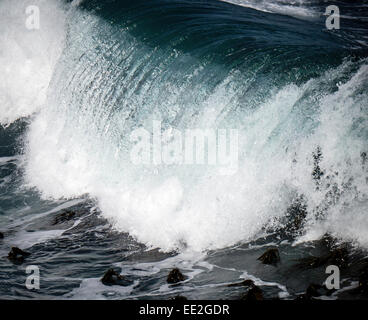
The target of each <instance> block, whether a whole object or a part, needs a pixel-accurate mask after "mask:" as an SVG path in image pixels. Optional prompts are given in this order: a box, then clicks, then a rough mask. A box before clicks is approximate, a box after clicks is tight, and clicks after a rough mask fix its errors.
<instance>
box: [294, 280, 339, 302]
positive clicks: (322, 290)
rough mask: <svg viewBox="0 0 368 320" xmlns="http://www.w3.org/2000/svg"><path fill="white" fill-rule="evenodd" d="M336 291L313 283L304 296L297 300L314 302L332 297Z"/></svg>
mask: <svg viewBox="0 0 368 320" xmlns="http://www.w3.org/2000/svg"><path fill="white" fill-rule="evenodd" d="M333 292H335V290H329V289H327V288H326V286H325V285H320V284H315V283H311V284H310V285H309V286H308V288H307V290H306V291H305V293H304V294H301V295H299V296H298V297H297V298H296V300H312V299H313V298H316V297H320V296H330V295H331V294H332V293H333Z"/></svg>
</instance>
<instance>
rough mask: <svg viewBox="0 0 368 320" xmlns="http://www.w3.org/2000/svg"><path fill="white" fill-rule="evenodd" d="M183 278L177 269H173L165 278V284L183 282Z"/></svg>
mask: <svg viewBox="0 0 368 320" xmlns="http://www.w3.org/2000/svg"><path fill="white" fill-rule="evenodd" d="M184 280H185V278H184V276H183V274H182V273H181V272H180V270H179V269H178V268H174V269H172V270H171V271H170V273H169V275H168V276H167V283H178V282H181V281H184Z"/></svg>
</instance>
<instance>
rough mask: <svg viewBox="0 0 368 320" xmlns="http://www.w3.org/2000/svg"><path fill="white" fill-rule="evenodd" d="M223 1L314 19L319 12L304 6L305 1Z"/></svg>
mask: <svg viewBox="0 0 368 320" xmlns="http://www.w3.org/2000/svg"><path fill="white" fill-rule="evenodd" d="M221 1H224V2H229V3H232V4H235V5H238V6H242V7H247V8H252V9H255V10H259V11H264V12H270V13H271V12H272V13H278V14H283V15H288V16H292V17H296V18H299V19H314V18H316V17H318V16H319V15H320V14H319V13H318V12H316V11H315V10H313V9H311V8H308V7H306V6H305V4H307V3H306V1H304V0H296V1H292V2H290V1H287V0H272V1H269V0H261V1H260V0H221Z"/></svg>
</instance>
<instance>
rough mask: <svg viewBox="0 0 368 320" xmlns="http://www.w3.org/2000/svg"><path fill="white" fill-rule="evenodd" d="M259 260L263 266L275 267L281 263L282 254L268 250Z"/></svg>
mask: <svg viewBox="0 0 368 320" xmlns="http://www.w3.org/2000/svg"><path fill="white" fill-rule="evenodd" d="M257 260H260V261H261V262H262V263H263V264H272V265H275V264H277V263H278V262H280V254H279V250H278V249H276V248H274V249H268V250H267V251H266V252H265V253H264V254H262V255H261V256H260V257H259V258H258V259H257Z"/></svg>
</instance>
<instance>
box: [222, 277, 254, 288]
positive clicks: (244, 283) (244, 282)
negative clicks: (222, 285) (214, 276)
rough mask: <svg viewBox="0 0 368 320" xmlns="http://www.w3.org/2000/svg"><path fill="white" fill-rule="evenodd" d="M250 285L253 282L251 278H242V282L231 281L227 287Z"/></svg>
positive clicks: (252, 284)
mask: <svg viewBox="0 0 368 320" xmlns="http://www.w3.org/2000/svg"><path fill="white" fill-rule="evenodd" d="M242 286H244V287H252V286H254V282H253V280H250V279H247V280H244V281H242V282H237V283H231V284H229V285H228V287H242Z"/></svg>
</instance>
